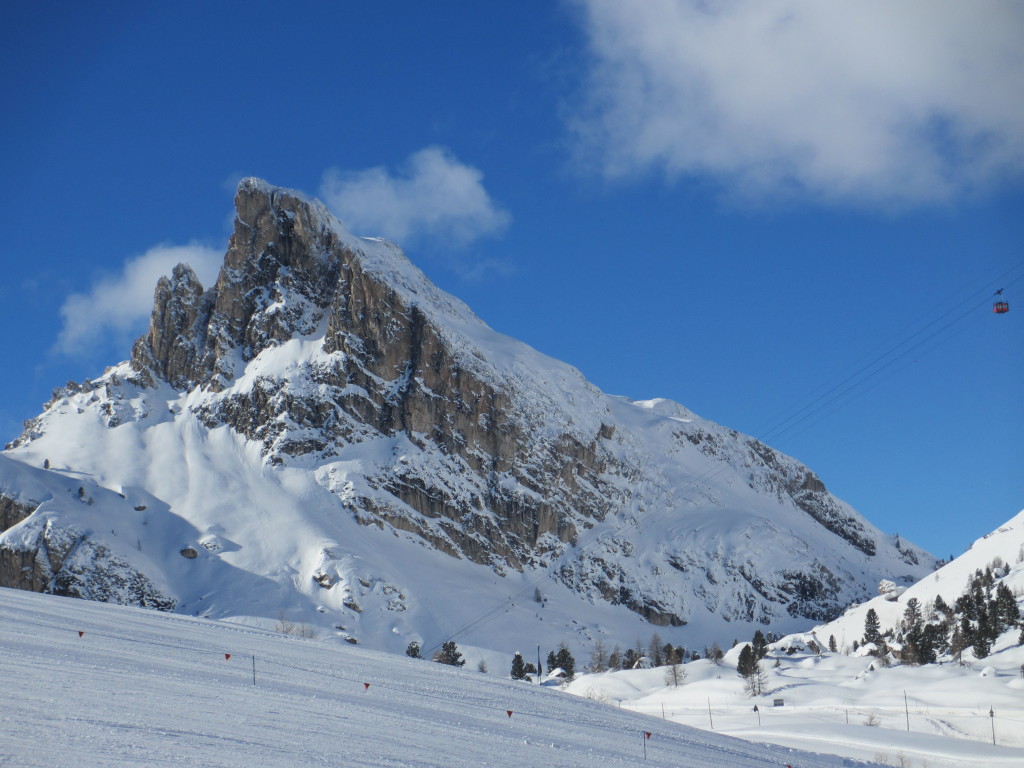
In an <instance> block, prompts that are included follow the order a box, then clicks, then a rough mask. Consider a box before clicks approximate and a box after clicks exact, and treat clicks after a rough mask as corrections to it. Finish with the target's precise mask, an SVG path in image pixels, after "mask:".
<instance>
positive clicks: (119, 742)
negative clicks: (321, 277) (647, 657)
mask: <svg viewBox="0 0 1024 768" xmlns="http://www.w3.org/2000/svg"><path fill="white" fill-rule="evenodd" d="M0 612H2V616H3V621H2V622H0V644H2V646H3V648H4V649H5V652H4V654H3V656H2V659H0V675H2V679H3V686H2V690H3V693H4V695H3V706H2V708H0V713H2V714H0V717H2V720H3V723H2V728H0V764H8V763H9V764H11V765H17V766H19V767H21V768H34V767H36V766H40V767H41V766H48V767H49V766H76V767H77V766H82V765H89V766H163V765H203V766H210V767H213V768H216V767H220V766H224V767H231V768H234V767H235V766H238V767H239V768H240V767H241V766H245V767H246V768H251V766H255V765H259V766H289V767H292V766H295V765H307V766H315V765H330V766H356V767H358V766H386V767H390V766H395V767H396V768H397V767H398V766H402V767H403V768H428V767H433V766H438V767H439V768H440V766H455V767H456V768H460V767H461V766H467V767H468V766H509V767H510V768H527V767H528V766H529V767H530V768H532V767H533V766H538V765H545V766H548V765H550V766H563V767H564V768H575V767H576V766H579V767H580V768H584V767H585V768H593V766H597V765H601V766H605V765H608V766H639V765H646V766H652V767H654V766H666V768H667V766H673V767H677V766H680V765H683V766H709V765H714V766H723V767H724V768H733V767H735V768H741V767H742V768H748V767H749V768H753V767H754V766H758V768H761V767H763V766H772V765H776V766H782V765H786V764H790V765H793V766H801V767H806V768H818V767H821V768H825V767H826V766H831V767H834V766H849V765H854V764H855V763H853V762H851V761H849V760H844V759H840V758H833V757H829V756H822V755H813V754H805V753H799V752H794V751H792V750H790V749H787V748H781V747H775V746H765V745H755V744H751V743H748V742H745V741H741V740H736V739H732V738H730V737H727V736H724V735H721V734H713V733H704V732H701V731H697V730H694V729H691V728H687V727H685V726H682V725H678V724H675V723H670V722H662V723H657V722H655V721H653V720H651V719H650V718H649V717H645V716H642V715H638V714H636V713H632V712H628V711H624V710H620V709H618V708H616V707H610V706H608V705H605V704H601V703H597V702H588V701H585V700H580V699H578V698H575V697H571V696H566V695H565V694H563V693H561V692H558V691H552V690H549V689H546V688H544V687H539V686H535V685H530V684H525V683H513V682H512V681H509V680H507V679H504V676H501V677H498V676H490V675H483V674H480V673H478V672H475V671H470V670H468V669H455V668H451V667H443V666H441V665H438V664H433V663H431V662H427V661H417V660H412V659H406V658H404V657H400V656H394V655H387V654H383V653H379V652H374V651H368V650H365V649H362V648H354V647H351V646H348V645H345V644H341V645H334V644H328V643H324V642H317V641H312V640H308V639H301V638H296V637H289V636H284V635H281V634H278V633H273V632H266V631H261V630H258V629H253V628H251V627H240V626H236V625H230V624H224V623H219V622H213V621H206V620H202V619H194V618H188V617H182V616H177V615H171V614H162V613H157V612H152V611H142V610H137V609H132V608H124V607H118V606H110V605H105V604H100V603H90V602H86V601H80V600H70V599H64V598H56V597H52V596H45V595H37V594H33V593H26V592H19V591H16V590H9V589H0ZM79 632H83V633H84V634H83V635H82V636H79V634H78V633H79ZM228 653H230V654H231V655H230V658H226V657H225V654H228ZM253 657H255V663H256V675H257V684H256V685H255V686H254V685H253V680H252V665H253ZM365 683H369V684H370V685H369V688H367V687H366V686H365ZM506 710H512V711H513V715H512V717H511V718H510V717H509V716H508V714H507V712H506ZM645 730H646V731H651V732H652V737H651V738H650V739H649V740H645V739H644V737H643V732H644V731H645ZM645 741H646V744H645ZM644 746H646V750H647V755H646V762H645V760H644V754H643V749H644Z"/></svg>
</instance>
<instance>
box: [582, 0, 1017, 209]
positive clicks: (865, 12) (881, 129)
mask: <svg viewBox="0 0 1024 768" xmlns="http://www.w3.org/2000/svg"><path fill="white" fill-rule="evenodd" d="M577 2H578V4H579V5H580V6H581V7H582V8H583V11H584V19H585V21H584V23H585V27H586V32H587V35H588V40H589V45H590V50H591V53H592V56H593V58H592V60H591V62H590V67H591V69H590V74H589V80H588V82H587V88H586V96H585V104H584V105H583V106H581V107H580V109H579V110H578V112H577V113H576V116H575V119H574V120H573V123H572V125H573V128H574V130H575V132H576V134H577V135H578V137H579V138H580V140H581V146H582V153H583V156H584V157H586V158H588V159H589V160H591V161H593V160H595V159H596V161H597V162H598V163H599V164H600V167H601V169H602V171H603V172H604V173H605V174H607V175H609V176H613V177H614V176H628V175H634V174H638V173H644V172H648V171H652V170H654V171H659V172H663V173H665V174H667V175H668V176H669V177H670V178H675V177H678V176H684V175H693V176H711V177H714V178H717V179H719V180H721V181H723V182H724V184H725V186H726V188H728V189H729V190H731V191H732V192H734V193H738V194H741V195H748V196H753V197H756V198H763V197H765V196H769V195H777V194H780V193H794V192H795V193H798V194H805V195H808V194H809V195H813V196H815V197H818V198H824V199H827V200H830V201H840V202H858V203H867V204H878V203H898V204H916V203H922V202H934V201H943V200H948V199H951V198H952V197H954V196H957V195H960V194H964V193H971V192H975V191H978V190H982V189H985V188H988V187H990V186H992V185H993V184H997V183H999V182H1000V181H1003V180H1006V179H1013V180H1019V179H1020V178H1021V177H1022V176H1024V98H1022V94H1024V45H1022V44H1021V30H1022V29H1024V3H1020V2H1017V0H972V1H971V2H963V0H857V1H856V2H825V1H824V0H635V1H633V2H626V1H625V0H577Z"/></svg>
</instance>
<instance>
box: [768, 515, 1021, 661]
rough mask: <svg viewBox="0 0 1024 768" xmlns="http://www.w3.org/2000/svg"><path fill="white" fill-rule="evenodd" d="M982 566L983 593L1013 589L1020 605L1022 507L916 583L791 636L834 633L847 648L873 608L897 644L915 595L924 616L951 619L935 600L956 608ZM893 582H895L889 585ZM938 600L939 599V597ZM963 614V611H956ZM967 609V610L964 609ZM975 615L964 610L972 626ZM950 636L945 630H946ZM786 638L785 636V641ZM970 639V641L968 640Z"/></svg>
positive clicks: (821, 638)
mask: <svg viewBox="0 0 1024 768" xmlns="http://www.w3.org/2000/svg"><path fill="white" fill-rule="evenodd" d="M986 571H988V572H989V573H990V574H991V584H987V585H985V586H984V587H983V588H982V592H983V594H984V597H985V598H986V599H989V600H991V599H993V597H994V596H995V595H996V594H997V592H998V591H999V590H1000V585H1002V587H1003V588H1005V589H1006V590H1008V591H1009V593H1010V594H1011V595H1013V598H1014V600H1015V601H1016V603H1017V606H1018V609H1020V608H1024V511H1021V512H1020V513H1018V514H1017V515H1015V516H1014V517H1013V518H1011V519H1010V520H1008V521H1007V522H1006V523H1005V524H1003V525H1001V526H999V528H997V529H996V530H994V531H992V532H991V533H989V534H987V535H985V536H983V537H981V538H980V539H978V540H977V541H975V542H974V544H972V545H971V547H970V548H969V549H968V550H967V551H966V552H965V553H964V554H962V555H960V556H959V557H957V558H955V559H954V560H953V561H952V562H950V563H947V564H945V565H944V566H942V567H941V568H939V569H938V570H937V571H935V572H934V573H930V574H928V575H927V576H925V577H924V578H922V579H921V580H920V581H918V582H917V583H916V584H913V585H911V586H910V587H907V588H905V589H904V588H898V587H897V588H895V589H887V592H886V593H885V594H881V595H877V596H875V597H874V598H872V599H871V600H868V601H866V602H864V603H860V604H858V605H855V606H852V607H851V608H850V609H849V610H847V611H846V612H845V613H844V614H843V615H842V616H840V617H839V618H837V619H835V620H834V621H830V622H827V623H825V624H822V625H820V626H817V627H815V628H814V630H813V632H812V633H810V634H808V635H797V636H795V637H794V638H793V639H794V640H797V639H800V638H802V639H804V640H808V639H812V638H813V639H816V641H817V644H819V645H820V646H821V647H823V648H824V647H826V646H827V644H828V639H829V637H835V638H836V642H837V646H838V647H839V648H840V649H844V648H846V649H851V648H852V645H853V642H854V641H855V640H856V641H858V643H862V642H863V639H864V626H865V622H866V619H867V614H868V611H871V610H873V611H874V612H875V614H876V615H877V616H878V620H879V629H880V631H881V632H882V633H883V634H885V633H890V634H891V637H890V644H892V645H895V646H896V647H897V648H898V647H899V645H900V640H899V635H900V630H901V624H902V623H903V621H904V614H905V612H906V610H907V606H908V604H909V603H910V601H911V600H916V601H917V604H918V605H919V606H920V610H921V612H922V618H923V619H924V620H926V621H932V622H938V621H939V620H941V619H947V620H948V619H949V618H951V617H948V616H946V615H945V614H943V613H942V612H936V610H935V606H936V602H937V600H939V599H940V598H941V601H942V602H944V603H945V604H946V605H947V606H949V607H950V608H951V609H953V611H954V612H957V611H956V605H957V601H958V599H959V598H961V596H963V595H964V594H965V592H968V591H969V585H970V583H971V582H972V581H973V580H974V579H975V576H976V574H978V573H981V574H982V575H983V577H984V575H985V573H986ZM888 586H895V585H888ZM940 604H941V603H940ZM957 613H958V614H962V613H963V611H960V612H957ZM968 613H970V612H969V611H968ZM978 618H979V617H978V616H977V615H973V616H970V615H969V616H968V621H969V622H971V624H972V628H977V626H978V623H979V621H978ZM953 623H954V624H957V625H962V616H961V615H958V616H957V618H956V621H955V622H953ZM1020 631H1021V630H1020V629H1019V628H1013V629H1010V630H1008V631H1007V635H1009V636H1012V637H1014V638H1015V637H1016V636H1018V635H1019V633H1020ZM947 637H948V633H947ZM787 640H788V638H787V639H786V640H784V641H783V642H786V641H787ZM970 645H971V644H970V643H968V646H970ZM965 655H966V658H967V659H968V660H972V659H974V654H973V652H972V650H971V648H970V647H966V648H965Z"/></svg>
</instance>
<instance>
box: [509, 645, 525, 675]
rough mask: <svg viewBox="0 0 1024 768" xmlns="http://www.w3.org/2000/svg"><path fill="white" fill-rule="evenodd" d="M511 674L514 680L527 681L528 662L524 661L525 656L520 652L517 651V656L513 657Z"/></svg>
mask: <svg viewBox="0 0 1024 768" xmlns="http://www.w3.org/2000/svg"><path fill="white" fill-rule="evenodd" d="M510 674H511V677H512V679H513V680H525V679H526V662H525V661H523V655H522V654H521V653H519V651H516V655H515V656H513V657H512V671H511V673H510Z"/></svg>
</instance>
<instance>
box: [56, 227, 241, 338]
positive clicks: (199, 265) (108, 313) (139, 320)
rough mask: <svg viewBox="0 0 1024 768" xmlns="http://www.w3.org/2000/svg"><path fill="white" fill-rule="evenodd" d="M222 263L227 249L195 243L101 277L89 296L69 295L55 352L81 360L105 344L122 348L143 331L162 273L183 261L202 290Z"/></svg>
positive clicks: (166, 248) (153, 253) (153, 251)
mask: <svg viewBox="0 0 1024 768" xmlns="http://www.w3.org/2000/svg"><path fill="white" fill-rule="evenodd" d="M223 259H224V252H223V250H214V249H212V248H207V247H206V246H204V245H199V244H197V243H190V244H188V245H157V246H155V247H153V248H150V249H149V250H148V251H146V252H145V253H143V254H142V255H140V256H136V257H134V258H131V259H128V260H127V261H125V263H124V266H123V267H122V269H121V271H120V272H119V273H117V274H114V275H107V276H105V277H102V278H101V279H99V280H98V281H97V282H96V283H95V284H94V285H93V286H92V287H91V288H90V289H89V291H88V292H86V293H74V294H72V295H70V296H68V298H67V299H66V300H65V301H64V305H63V306H62V307H61V309H60V314H61V318H62V325H61V330H60V334H59V336H58V337H57V343H56V345H55V347H54V351H56V352H58V353H59V354H63V355H69V356H78V357H82V356H88V355H90V354H92V353H94V352H95V351H96V350H97V348H98V347H99V346H101V345H103V344H105V343H109V342H115V343H117V344H118V345H121V346H124V345H125V344H126V342H128V341H130V340H131V339H132V338H134V337H135V336H137V335H139V334H140V333H141V332H142V331H143V330H144V329H145V327H146V322H147V321H148V319H149V315H150V313H151V312H152V310H153V291H154V289H155V288H156V284H157V281H158V280H159V279H160V276H161V275H169V274H170V273H171V270H172V269H173V268H174V266H175V265H176V264H179V263H185V264H188V265H189V266H191V267H192V269H193V270H195V272H196V274H197V275H198V276H199V280H200V282H201V283H202V284H203V286H204V287H205V286H209V285H210V284H211V283H212V282H213V281H214V280H215V279H216V275H217V270H218V269H219V268H220V264H221V262H222V261H223Z"/></svg>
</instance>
